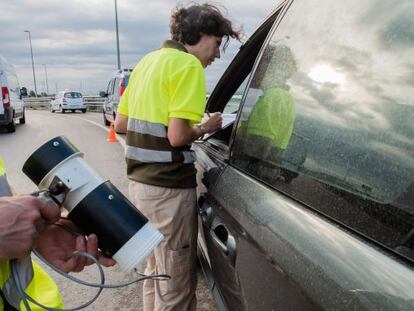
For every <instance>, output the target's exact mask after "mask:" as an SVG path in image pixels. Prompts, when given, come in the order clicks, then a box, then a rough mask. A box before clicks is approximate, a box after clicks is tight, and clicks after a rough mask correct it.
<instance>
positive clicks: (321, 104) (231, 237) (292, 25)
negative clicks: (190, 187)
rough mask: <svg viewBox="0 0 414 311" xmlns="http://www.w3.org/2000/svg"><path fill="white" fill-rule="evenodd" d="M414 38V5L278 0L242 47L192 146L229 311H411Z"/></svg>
mask: <svg viewBox="0 0 414 311" xmlns="http://www.w3.org/2000/svg"><path fill="white" fill-rule="evenodd" d="M413 29H414V2H413V1H412V0H401V1H397V2H395V1H394V2H393V1H385V0H367V1H363V2H361V1H358V0H348V1H330V0H314V1H281V4H280V5H279V6H278V7H277V8H276V10H275V11H274V12H273V13H272V14H271V15H270V16H269V17H268V18H267V19H266V21H265V22H264V23H263V24H262V25H261V26H260V27H259V28H258V29H257V31H256V32H255V33H254V34H253V35H252V36H251V37H250V39H249V40H248V41H247V42H246V43H245V44H244V45H243V46H242V48H240V51H239V52H238V54H237V55H236V56H235V58H234V59H233V61H232V62H231V64H230V65H229V67H228V68H227V70H226V71H225V73H224V75H223V76H222V78H221V79H220V81H219V82H218V84H217V86H216V87H215V89H214V91H213V92H212V93H211V96H210V97H209V100H208V103H207V110H208V111H221V112H224V113H226V115H227V114H229V113H230V114H234V117H233V121H232V122H228V120H227V122H226V126H224V128H223V129H222V130H221V131H218V132H216V133H214V134H213V135H209V136H208V137H207V136H206V137H205V138H204V139H203V140H199V141H197V142H196V143H194V144H193V149H194V150H195V152H196V155H197V169H198V175H197V180H198V188H197V192H198V209H199V215H200V220H201V221H200V230H199V239H198V246H199V248H198V249H199V258H200V262H201V266H202V268H203V271H204V274H205V275H206V279H207V281H208V282H209V284H210V288H211V289H212V291H213V296H214V298H215V300H216V302H217V305H218V309H219V310H238V311H239V310H254V311H260V310H266V311H267V310H414V121H413V120H414V102H413V97H414V85H413V83H414V82H413V81H414V80H413V79H412V77H413V72H414V71H413V68H414V58H413V55H414V40H413V31H412V30H413ZM240 93H242V94H243V96H241V97H240V99H239V102H238V105H236V106H235V105H234V98H235V97H234V96H233V95H234V94H240ZM227 119H228V118H227Z"/></svg>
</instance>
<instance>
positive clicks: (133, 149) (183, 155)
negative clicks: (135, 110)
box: [125, 118, 196, 164]
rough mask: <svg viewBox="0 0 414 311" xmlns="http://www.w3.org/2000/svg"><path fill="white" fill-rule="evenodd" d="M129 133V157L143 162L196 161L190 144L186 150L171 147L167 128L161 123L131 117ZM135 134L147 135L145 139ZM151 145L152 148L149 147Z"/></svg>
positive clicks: (187, 162)
mask: <svg viewBox="0 0 414 311" xmlns="http://www.w3.org/2000/svg"><path fill="white" fill-rule="evenodd" d="M128 134H129V135H128V137H127V147H126V150H125V156H126V157H127V159H131V160H135V161H139V162H142V163H170V162H182V163H184V164H189V163H194V162H195V160H196V158H195V154H194V152H193V151H191V150H190V147H189V146H186V147H184V149H185V150H182V151H179V150H176V149H174V148H173V147H171V145H170V143H169V141H168V138H167V128H166V127H165V126H164V125H163V124H161V123H154V122H149V121H144V120H138V119H134V118H129V119H128ZM135 135H146V137H145V141H144V140H143V139H139V138H138V137H137V138H136V139H134V138H133V136H135ZM141 137H142V136H141ZM138 144H140V145H138ZM142 144H143V145H142ZM149 146H151V148H148V147H149ZM180 149H183V148H180ZM177 159H181V160H180V161H178V160H177Z"/></svg>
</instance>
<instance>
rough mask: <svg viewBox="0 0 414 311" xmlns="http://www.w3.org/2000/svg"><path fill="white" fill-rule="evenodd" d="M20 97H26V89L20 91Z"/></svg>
mask: <svg viewBox="0 0 414 311" xmlns="http://www.w3.org/2000/svg"><path fill="white" fill-rule="evenodd" d="M20 97H27V89H26V88H25V87H22V88H21V89H20Z"/></svg>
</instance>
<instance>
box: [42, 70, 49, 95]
mask: <svg viewBox="0 0 414 311" xmlns="http://www.w3.org/2000/svg"><path fill="white" fill-rule="evenodd" d="M43 66H44V67H45V77H46V94H47V95H49V82H48V81H47V70H46V64H43Z"/></svg>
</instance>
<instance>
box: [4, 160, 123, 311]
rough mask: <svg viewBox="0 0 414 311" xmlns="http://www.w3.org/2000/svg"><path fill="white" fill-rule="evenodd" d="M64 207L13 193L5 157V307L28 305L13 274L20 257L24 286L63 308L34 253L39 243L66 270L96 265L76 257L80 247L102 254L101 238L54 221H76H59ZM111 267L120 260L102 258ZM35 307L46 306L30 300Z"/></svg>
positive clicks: (50, 304)
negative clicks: (12, 263)
mask: <svg viewBox="0 0 414 311" xmlns="http://www.w3.org/2000/svg"><path fill="white" fill-rule="evenodd" d="M59 218H60V211H59V208H58V206H57V205H56V204H54V203H53V202H52V201H45V200H40V199H38V198H36V197H34V196H29V195H21V196H14V195H12V191H11V188H10V186H9V184H8V182H7V178H6V171H5V167H4V162H3V161H2V159H1V158H0V310H5V311H9V310H26V309H25V307H24V305H23V301H22V300H21V296H20V294H19V292H18V290H17V287H16V284H15V283H14V281H13V279H12V277H11V271H10V259H17V261H16V267H17V270H18V274H19V276H20V280H21V282H22V285H23V289H24V291H25V292H26V293H27V294H28V295H29V296H31V297H32V298H34V299H35V300H36V301H38V302H39V303H41V304H43V305H45V306H48V307H51V308H58V309H61V308H63V303H62V298H61V296H60V294H59V290H58V288H57V286H56V284H55V282H54V281H53V280H52V278H51V277H50V276H49V275H48V274H47V273H46V272H45V271H44V270H43V269H42V268H41V267H40V266H39V265H38V264H37V263H36V262H35V261H33V260H31V258H30V252H31V250H32V249H33V248H34V247H35V248H36V250H38V251H39V252H40V253H41V254H42V255H43V256H44V257H45V258H46V259H47V260H48V261H49V262H51V263H52V264H54V265H55V266H56V267H58V268H59V269H61V270H63V271H65V272H71V271H74V272H77V271H82V270H83V268H84V267H85V265H87V264H90V262H88V261H87V260H86V259H85V258H84V257H80V256H74V255H73V252H74V251H81V252H85V251H87V252H89V253H91V254H93V255H95V256H97V255H98V248H97V238H96V236H95V235H90V236H89V237H88V240H87V241H86V239H85V238H84V237H83V236H82V235H79V236H77V237H76V236H74V235H73V234H71V233H69V232H67V231H65V230H63V229H62V228H61V227H59V226H55V225H53V223H55V222H57V221H59V222H64V223H65V225H67V226H71V227H72V228H73V229H75V230H76V228H74V225H73V224H72V223H71V222H70V221H68V220H59ZM99 260H100V262H101V263H102V264H103V265H105V266H110V265H113V264H115V262H114V260H112V259H109V258H104V257H102V256H100V257H99ZM29 306H30V308H31V309H32V310H43V309H41V308H40V307H38V306H37V305H35V304H32V303H31V302H29Z"/></svg>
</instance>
